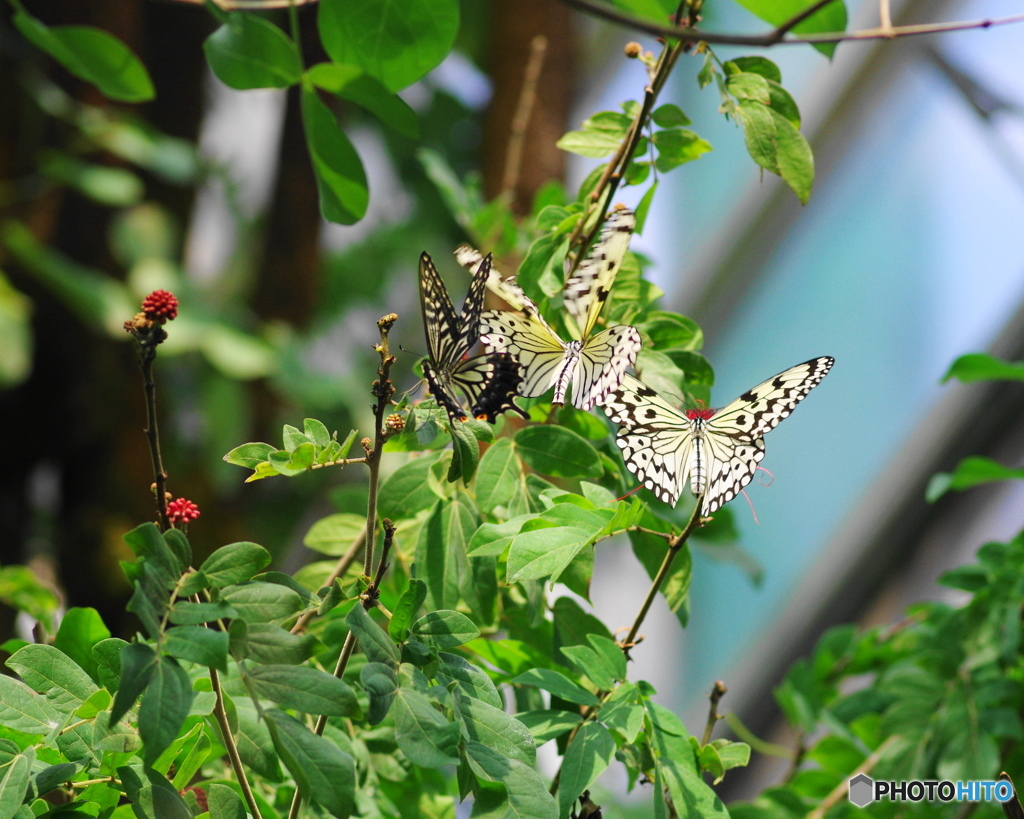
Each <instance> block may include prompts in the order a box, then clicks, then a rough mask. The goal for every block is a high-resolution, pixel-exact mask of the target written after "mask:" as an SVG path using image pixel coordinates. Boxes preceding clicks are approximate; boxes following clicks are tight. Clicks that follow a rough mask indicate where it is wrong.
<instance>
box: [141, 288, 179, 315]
mask: <svg viewBox="0 0 1024 819" xmlns="http://www.w3.org/2000/svg"><path fill="white" fill-rule="evenodd" d="M142 312H143V313H145V314H146V318H148V319H150V320H152V321H170V320H171V319H173V318H175V317H176V316H177V315H178V300H177V299H176V298H175V297H174V294H173V293H171V292H170V291H168V290H154V291H153V292H152V293H150V294H149V295H148V296H146V298H145V299H143V300H142Z"/></svg>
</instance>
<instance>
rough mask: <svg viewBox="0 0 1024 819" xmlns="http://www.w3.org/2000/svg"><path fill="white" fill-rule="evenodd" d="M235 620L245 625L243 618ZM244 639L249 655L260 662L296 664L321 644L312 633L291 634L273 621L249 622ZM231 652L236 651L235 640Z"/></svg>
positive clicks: (303, 660)
mask: <svg viewBox="0 0 1024 819" xmlns="http://www.w3.org/2000/svg"><path fill="white" fill-rule="evenodd" d="M235 622H236V623H240V624H241V625H243V626H244V625H245V623H244V621H241V620H237V621H235ZM231 625H232V628H231V632H232V637H231V639H232V641H234V632H235V623H232V624H231ZM243 641H244V645H245V649H246V652H247V653H248V656H249V657H250V658H252V659H253V660H255V661H256V662H259V663H289V664H292V665H295V664H297V663H301V662H305V661H306V660H308V659H309V658H310V657H312V656H313V654H314V653H315V652H316V650H317V648H318V646H319V641H318V640H317V639H316V637H314V636H313V635H312V634H290V633H289V632H288V631H287V630H285V629H283V628H281V627H280V626H277V625H273V624H271V623H249V624H248V628H247V629H246V634H245V635H244V637H243ZM231 652H232V654H234V653H235V645H234V642H232V646H231Z"/></svg>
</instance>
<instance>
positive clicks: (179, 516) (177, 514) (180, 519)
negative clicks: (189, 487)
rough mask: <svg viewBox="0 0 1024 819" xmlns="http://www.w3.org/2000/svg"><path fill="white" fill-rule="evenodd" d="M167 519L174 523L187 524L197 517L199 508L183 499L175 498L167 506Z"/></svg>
mask: <svg viewBox="0 0 1024 819" xmlns="http://www.w3.org/2000/svg"><path fill="white" fill-rule="evenodd" d="M167 517H169V518H170V519H171V520H173V521H174V522H175V523H188V522H189V521H190V520H195V519H196V518H197V517H199V507H198V506H196V505H195V504H194V503H192V501H190V500H186V499H185V498H175V499H174V500H172V501H171V502H170V503H169V504H167Z"/></svg>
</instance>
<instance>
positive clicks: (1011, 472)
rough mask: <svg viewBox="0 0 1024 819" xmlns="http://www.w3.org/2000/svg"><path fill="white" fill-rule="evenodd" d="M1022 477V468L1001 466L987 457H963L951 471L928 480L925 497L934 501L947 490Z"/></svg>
mask: <svg viewBox="0 0 1024 819" xmlns="http://www.w3.org/2000/svg"><path fill="white" fill-rule="evenodd" d="M1021 479H1024V468H1021V467H1018V468H1016V469H1013V468H1010V467H1006V466H1003V465H1002V464H1000V463H996V462H995V461H993V460H991V459H989V458H979V457H970V458H964V459H963V460H962V461H960V463H958V464H957V465H956V469H954V470H953V472H952V473H943V472H940V473H938V474H937V475H934V476H932V479H931V480H930V481H929V482H928V491H927V493H926V497H927V499H928V502H929V503H934V502H935V501H936V500H938V499H939V498H940V497H941V496H942V495H944V494H945V493H946V492H947V491H949V490H951V489H952V490H955V491H960V490H963V489H971V488H972V487H975V486H979V485H981V484H984V483H995V482H997V481H1010V480H1021Z"/></svg>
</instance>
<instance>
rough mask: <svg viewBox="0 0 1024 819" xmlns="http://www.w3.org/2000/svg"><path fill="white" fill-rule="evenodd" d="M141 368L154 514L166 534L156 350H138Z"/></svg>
mask: <svg viewBox="0 0 1024 819" xmlns="http://www.w3.org/2000/svg"><path fill="white" fill-rule="evenodd" d="M139 355H140V358H141V361H140V364H141V367H142V384H143V388H144V389H145V392H146V429H145V433H146V441H147V442H148V443H149V457H150V460H152V462H153V487H154V492H155V493H156V514H157V519H158V521H159V523H160V530H161V531H164V532H166V531H167V530H168V529H170V528H171V521H170V519H169V518H168V517H167V472H166V471H165V470H164V460H163V456H162V455H161V454H160V430H159V427H158V425H157V420H156V381H155V380H154V378H153V362H154V361H155V360H156V348H155V347H151V346H148V345H146V346H143V347H142V349H141V350H140V353H139Z"/></svg>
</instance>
